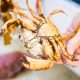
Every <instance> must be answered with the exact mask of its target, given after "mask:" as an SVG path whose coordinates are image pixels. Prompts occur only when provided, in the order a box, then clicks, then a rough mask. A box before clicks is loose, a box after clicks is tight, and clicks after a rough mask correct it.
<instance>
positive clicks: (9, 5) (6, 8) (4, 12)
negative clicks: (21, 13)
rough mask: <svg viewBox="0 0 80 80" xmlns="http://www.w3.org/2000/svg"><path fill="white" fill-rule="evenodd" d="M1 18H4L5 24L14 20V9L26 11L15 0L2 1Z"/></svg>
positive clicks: (0, 5)
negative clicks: (12, 11) (12, 13)
mask: <svg viewBox="0 0 80 80" xmlns="http://www.w3.org/2000/svg"><path fill="white" fill-rule="evenodd" d="M0 3H1V4H0V11H1V12H0V13H1V14H0V16H1V17H2V20H3V22H4V23H5V22H6V21H8V20H9V19H12V15H11V14H10V12H11V10H13V9H16V8H17V9H18V10H19V9H22V10H25V9H24V8H20V7H19V6H18V5H17V4H16V3H15V1H14V0H1V2H0Z"/></svg>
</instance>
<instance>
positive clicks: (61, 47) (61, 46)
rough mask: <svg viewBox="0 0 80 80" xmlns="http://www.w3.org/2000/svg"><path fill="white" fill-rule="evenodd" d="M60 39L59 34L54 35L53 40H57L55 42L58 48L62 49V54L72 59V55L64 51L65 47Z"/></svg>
mask: <svg viewBox="0 0 80 80" xmlns="http://www.w3.org/2000/svg"><path fill="white" fill-rule="evenodd" d="M60 39H61V36H59V37H56V38H55V40H56V41H57V43H58V44H59V46H60V49H61V50H62V52H63V54H64V55H65V56H66V57H67V58H68V59H70V60H72V58H73V56H72V55H70V54H68V52H67V51H66V48H65V47H64V45H63V44H62V42H61V41H60Z"/></svg>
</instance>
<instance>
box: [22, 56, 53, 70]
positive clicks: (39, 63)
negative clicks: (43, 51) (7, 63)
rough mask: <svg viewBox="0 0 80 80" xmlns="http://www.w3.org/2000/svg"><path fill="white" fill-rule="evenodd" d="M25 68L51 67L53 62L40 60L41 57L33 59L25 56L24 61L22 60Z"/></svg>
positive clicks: (41, 68) (40, 68)
mask: <svg viewBox="0 0 80 80" xmlns="http://www.w3.org/2000/svg"><path fill="white" fill-rule="evenodd" d="M22 64H23V66H24V67H25V68H29V69H32V70H44V69H48V68H51V67H52V66H53V64H54V62H53V61H51V60H42V59H33V58H30V57H27V56H26V62H24V61H23V62H22Z"/></svg>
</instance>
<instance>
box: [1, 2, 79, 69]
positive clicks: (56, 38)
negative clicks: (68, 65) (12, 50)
mask: <svg viewBox="0 0 80 80" xmlns="http://www.w3.org/2000/svg"><path fill="white" fill-rule="evenodd" d="M10 1H11V0H10ZM26 4H27V7H28V10H29V12H30V14H31V15H32V17H30V16H28V15H27V14H25V13H23V12H21V11H20V9H21V8H20V7H19V5H17V4H16V3H15V2H13V7H14V8H15V9H16V10H14V8H13V9H12V10H10V12H13V16H12V18H11V19H9V20H7V21H6V22H5V23H4V25H3V26H2V27H1V30H0V36H1V37H3V38H4V44H5V45H9V44H10V43H11V40H12V39H13V37H12V36H11V34H13V33H15V31H16V30H17V29H18V30H19V34H18V37H17V39H19V40H20V41H21V42H22V43H23V45H24V47H25V55H24V57H25V60H23V59H22V58H21V59H22V61H21V63H22V65H23V66H24V67H25V68H27V69H32V70H44V69H49V68H51V67H52V66H53V65H54V62H59V61H61V54H63V55H64V56H65V57H67V59H69V60H72V58H73V55H70V54H69V53H68V52H67V50H66V44H65V41H66V40H69V39H71V38H73V37H74V36H75V34H76V33H77V31H78V29H79V26H77V27H76V29H75V30H74V31H73V33H72V34H71V35H70V36H69V35H65V36H62V35H61V34H60V31H59V30H58V28H57V27H56V25H55V24H54V23H53V22H52V21H51V19H50V17H51V16H52V15H54V14H57V13H60V12H62V13H64V14H65V12H64V11H63V10H54V11H52V12H51V13H50V14H49V15H48V16H47V17H45V16H44V14H43V13H42V11H41V0H37V11H38V15H37V16H36V15H35V13H34V11H33V9H32V8H31V7H30V5H29V2H28V0H26ZM17 15H18V16H19V17H17ZM23 17H24V18H23Z"/></svg>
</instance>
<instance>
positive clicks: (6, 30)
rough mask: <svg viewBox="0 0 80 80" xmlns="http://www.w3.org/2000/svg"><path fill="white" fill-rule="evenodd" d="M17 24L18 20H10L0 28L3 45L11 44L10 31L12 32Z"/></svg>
mask: <svg viewBox="0 0 80 80" xmlns="http://www.w3.org/2000/svg"><path fill="white" fill-rule="evenodd" d="M19 24H20V21H19V20H17V19H11V20H8V21H7V22H6V23H5V24H4V25H3V27H2V28H1V32H0V36H3V38H4V44H5V45H7V44H10V43H11V37H10V34H11V32H12V31H14V30H15V29H16V28H17V27H18V25H19Z"/></svg>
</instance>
